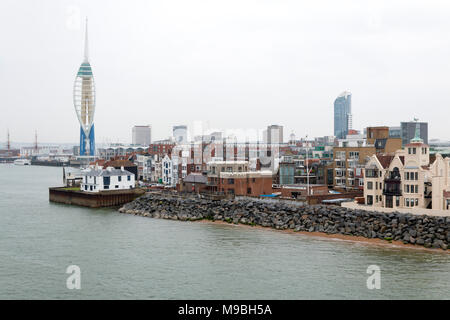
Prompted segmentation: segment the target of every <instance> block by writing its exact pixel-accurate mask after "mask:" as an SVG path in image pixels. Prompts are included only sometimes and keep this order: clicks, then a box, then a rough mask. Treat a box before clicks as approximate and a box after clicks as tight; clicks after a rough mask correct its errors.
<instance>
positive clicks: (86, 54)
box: [84, 17, 89, 62]
mask: <svg viewBox="0 0 450 320" xmlns="http://www.w3.org/2000/svg"><path fill="white" fill-rule="evenodd" d="M84 61H86V62H87V61H89V43H88V18H87V17H86V31H85V34H84Z"/></svg>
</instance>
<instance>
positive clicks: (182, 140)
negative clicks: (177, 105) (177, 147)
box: [172, 125, 188, 144]
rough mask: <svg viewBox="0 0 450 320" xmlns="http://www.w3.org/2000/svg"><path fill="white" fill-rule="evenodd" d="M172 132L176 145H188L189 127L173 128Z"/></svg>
mask: <svg viewBox="0 0 450 320" xmlns="http://www.w3.org/2000/svg"><path fill="white" fill-rule="evenodd" d="M172 132H173V138H174V140H175V143H177V144H186V143H188V138H187V126H186V125H179V126H173V130H172Z"/></svg>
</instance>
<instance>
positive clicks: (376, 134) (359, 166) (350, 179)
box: [333, 126, 401, 190]
mask: <svg viewBox="0 0 450 320" xmlns="http://www.w3.org/2000/svg"><path fill="white" fill-rule="evenodd" d="M365 131H366V136H364V135H362V134H356V135H347V136H346V138H345V139H338V140H337V146H336V147H334V150H333V160H334V162H333V169H334V170H333V171H334V172H333V173H334V179H333V187H339V188H345V189H360V190H362V189H363V188H364V176H363V172H362V171H363V168H364V166H365V164H366V162H367V161H368V158H369V157H370V156H372V155H374V154H393V153H394V152H395V151H396V150H398V149H399V148H401V139H400V138H391V137H389V127H384V126H380V127H368V128H366V130H365Z"/></svg>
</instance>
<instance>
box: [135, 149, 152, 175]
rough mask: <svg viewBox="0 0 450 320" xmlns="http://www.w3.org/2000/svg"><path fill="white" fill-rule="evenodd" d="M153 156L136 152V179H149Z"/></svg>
mask: <svg viewBox="0 0 450 320" xmlns="http://www.w3.org/2000/svg"><path fill="white" fill-rule="evenodd" d="M154 157H155V156H152V155H150V154H136V165H137V169H138V180H143V181H151V178H152V168H154V167H153V165H154Z"/></svg>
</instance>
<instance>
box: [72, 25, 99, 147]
mask: <svg viewBox="0 0 450 320" xmlns="http://www.w3.org/2000/svg"><path fill="white" fill-rule="evenodd" d="M73 104H74V107H75V112H76V114H77V117H78V121H79V123H80V156H95V134H94V112H95V83H94V76H93V73H92V67H91V64H90V62H89V50H88V25H87V19H86V33H85V42H84V60H83V62H82V64H81V66H80V68H79V69H78V73H77V76H76V78H75V83H74V86H73Z"/></svg>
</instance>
